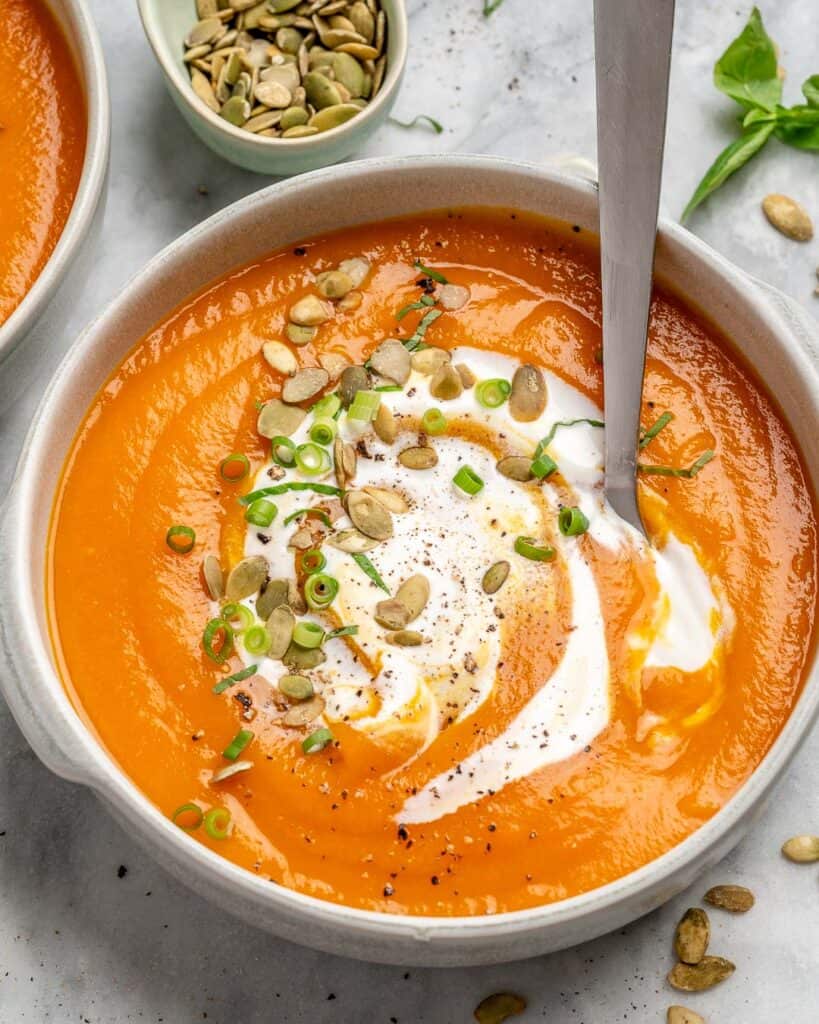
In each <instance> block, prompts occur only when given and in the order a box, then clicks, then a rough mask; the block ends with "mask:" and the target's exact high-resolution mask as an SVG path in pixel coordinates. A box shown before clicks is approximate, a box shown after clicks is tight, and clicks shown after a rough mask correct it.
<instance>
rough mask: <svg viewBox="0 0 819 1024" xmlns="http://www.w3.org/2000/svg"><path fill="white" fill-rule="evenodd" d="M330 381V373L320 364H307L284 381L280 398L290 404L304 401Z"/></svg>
mask: <svg viewBox="0 0 819 1024" xmlns="http://www.w3.org/2000/svg"><path fill="white" fill-rule="evenodd" d="M329 383H330V374H329V373H328V372H327V371H326V370H324V369H322V368H321V367H320V366H309V367H307V369H305V370H299V372H298V373H296V374H295V375H294V376H292V377H288V379H287V380H286V381H285V382H284V387H283V388H282V400H283V401H285V402H288V403H290V404H295V403H296V402H305V401H307V399H308V398H312V397H313V396H314V395H317V394H318V393H319V391H322V390H323V389H324V388H326V387H327V385H328V384H329Z"/></svg>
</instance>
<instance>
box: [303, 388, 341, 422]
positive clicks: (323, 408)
mask: <svg viewBox="0 0 819 1024" xmlns="http://www.w3.org/2000/svg"><path fill="white" fill-rule="evenodd" d="M340 408H341V399H340V398H339V397H338V395H337V394H335V392H333V393H332V394H330V395H325V396H324V398H320V399H319V400H318V401H317V402H316V404H315V405H314V406H313V407H312V408H311V409H310V412H311V413H312V414H313V415H314V416H315V417H316V419H321V418H322V417H323V416H328V417H330V418H332V417H333V416H335V414H336V413H337V412H338V410H339V409H340Z"/></svg>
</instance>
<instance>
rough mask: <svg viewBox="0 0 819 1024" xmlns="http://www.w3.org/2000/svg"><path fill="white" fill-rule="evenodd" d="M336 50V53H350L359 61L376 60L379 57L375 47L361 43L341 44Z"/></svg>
mask: <svg viewBox="0 0 819 1024" xmlns="http://www.w3.org/2000/svg"><path fill="white" fill-rule="evenodd" d="M335 49H336V53H349V54H350V56H351V57H356V58H357V59H358V60H375V58H376V57H377V56H378V50H376V48H375V47H374V46H368V45H367V44H366V43H361V42H350V43H341V44H340V45H339V46H337V47H336V48H335Z"/></svg>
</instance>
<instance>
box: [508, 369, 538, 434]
mask: <svg viewBox="0 0 819 1024" xmlns="http://www.w3.org/2000/svg"><path fill="white" fill-rule="evenodd" d="M545 408H546V381H545V380H544V379H543V374H542V373H541V372H540V370H539V369H538V368H537V367H536V366H532V365H531V363H524V364H523V366H519V367H518V368H517V370H515V373H514V375H513V377H512V391H511V393H510V395H509V413H510V415H511V417H512V419H514V420H518V422H520V423H531V421H532V420H536V419H538V418H539V417H540V416H541V415H542V414H543V411H544V409H545Z"/></svg>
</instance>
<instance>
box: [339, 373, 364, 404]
mask: <svg viewBox="0 0 819 1024" xmlns="http://www.w3.org/2000/svg"><path fill="white" fill-rule="evenodd" d="M369 383H370V378H369V377H368V375H367V371H366V370H365V369H364V367H363V366H348V367H347V368H346V369H345V370H343V371H342V374H341V376H340V377H339V381H338V397H339V398H340V399H341V404H342V406H343V407H344V408H345V409H349V407H350V403H351V402H352V400H353V399H354V398H355V396H356V395H357V394H358V392H359V391H366V390H367V387H368V386H369Z"/></svg>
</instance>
